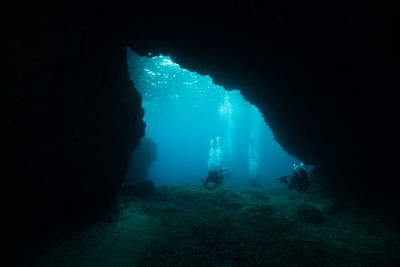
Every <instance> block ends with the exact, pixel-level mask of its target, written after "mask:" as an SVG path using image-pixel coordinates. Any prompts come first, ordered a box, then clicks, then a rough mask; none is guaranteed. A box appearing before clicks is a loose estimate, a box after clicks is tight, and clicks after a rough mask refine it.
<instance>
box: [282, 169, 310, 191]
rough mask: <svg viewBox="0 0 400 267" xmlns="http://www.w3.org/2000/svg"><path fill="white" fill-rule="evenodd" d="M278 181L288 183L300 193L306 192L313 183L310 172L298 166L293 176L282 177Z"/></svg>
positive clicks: (291, 188) (290, 187)
mask: <svg viewBox="0 0 400 267" xmlns="http://www.w3.org/2000/svg"><path fill="white" fill-rule="evenodd" d="M288 179H289V180H288ZM278 181H279V182H281V183H284V184H286V185H287V187H288V188H289V189H290V190H293V189H296V191H297V192H298V193H302V192H305V191H306V189H307V187H308V186H309V185H310V183H311V181H310V179H309V176H308V173H307V171H306V170H305V169H304V168H298V169H296V170H295V171H293V174H292V175H291V176H283V177H280V178H278Z"/></svg>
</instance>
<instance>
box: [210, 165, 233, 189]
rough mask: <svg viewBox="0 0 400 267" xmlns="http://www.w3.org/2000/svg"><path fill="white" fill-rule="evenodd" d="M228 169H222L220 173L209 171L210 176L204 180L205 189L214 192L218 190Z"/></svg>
mask: <svg viewBox="0 0 400 267" xmlns="http://www.w3.org/2000/svg"><path fill="white" fill-rule="evenodd" d="M227 171H228V169H220V170H219V172H218V171H208V176H207V178H206V179H205V180H204V188H206V189H208V190H212V189H215V188H217V186H218V185H220V184H221V183H222V181H223V180H224V172H227Z"/></svg>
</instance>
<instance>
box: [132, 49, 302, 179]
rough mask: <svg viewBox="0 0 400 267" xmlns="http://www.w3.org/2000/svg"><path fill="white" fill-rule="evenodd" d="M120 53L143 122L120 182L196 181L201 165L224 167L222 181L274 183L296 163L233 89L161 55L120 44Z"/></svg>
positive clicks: (207, 168)
mask: <svg viewBox="0 0 400 267" xmlns="http://www.w3.org/2000/svg"><path fill="white" fill-rule="evenodd" d="M127 59H128V60H127V61H128V67H129V73H130V78H131V80H132V81H133V82H134V84H135V88H136V89H137V90H138V91H139V93H140V94H141V95H142V101H143V102H142V107H143V108H144V110H145V115H144V121H145V122H146V132H145V137H144V138H143V139H142V140H141V143H140V145H139V147H138V148H137V149H136V150H135V151H134V153H133V155H132V161H131V164H130V166H129V171H128V180H136V179H145V178H149V179H151V180H153V181H154V183H155V185H156V186H160V185H167V186H172V185H181V184H195V185H198V184H200V183H201V180H202V179H204V178H205V177H207V172H208V171H210V170H216V171H219V170H221V169H223V170H226V169H227V170H228V171H227V175H226V177H229V178H227V179H224V181H223V186H246V185H253V186H257V187H261V186H267V187H282V186H283V185H282V184H280V183H279V182H277V178H278V177H281V176H285V175H290V174H291V172H292V171H293V166H296V165H298V164H301V162H300V161H299V160H298V159H296V158H295V157H294V156H292V155H290V154H288V153H287V152H286V151H285V150H284V149H283V148H282V147H281V146H280V145H279V144H278V143H277V142H276V141H275V139H274V136H273V133H272V131H271V129H270V128H269V126H268V125H267V124H266V122H265V120H264V117H263V115H262V114H261V113H260V111H259V110H258V108H257V107H256V106H254V105H252V104H251V103H249V102H248V101H246V100H245V99H244V98H243V96H242V94H241V92H240V90H230V91H228V90H226V89H225V88H224V87H222V86H219V85H215V84H214V83H213V80H212V78H211V77H210V76H202V75H200V74H198V73H196V72H191V71H189V70H186V69H183V68H181V67H180V66H179V65H178V64H177V63H175V62H174V61H173V60H172V59H171V58H170V57H169V56H164V55H158V56H151V53H149V54H148V55H147V56H139V55H138V54H136V53H135V52H134V51H132V50H130V49H128V53H127Z"/></svg>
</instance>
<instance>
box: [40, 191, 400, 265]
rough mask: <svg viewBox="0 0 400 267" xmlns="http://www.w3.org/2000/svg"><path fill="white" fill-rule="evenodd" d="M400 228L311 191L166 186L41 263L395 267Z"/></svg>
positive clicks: (131, 201)
mask: <svg viewBox="0 0 400 267" xmlns="http://www.w3.org/2000/svg"><path fill="white" fill-rule="evenodd" d="M398 240H399V233H398V232H397V231H396V230H395V229H392V228H390V227H389V226H387V225H385V224H383V223H382V222H381V221H379V219H377V217H376V216H369V215H366V214H364V213H361V212H356V211H355V210H350V209H346V208H345V207H341V206H338V205H337V204H335V203H334V201H332V200H331V199H329V198H326V197H324V196H323V195H322V194H321V193H320V191H319V190H318V188H315V187H312V188H310V189H309V190H308V193H306V194H298V193H294V192H293V193H289V194H285V195H276V194H272V193H269V192H268V191H263V190H260V189H255V188H252V187H246V188H237V189H232V188H223V187H222V188H219V189H217V190H214V191H207V190H205V189H204V187H203V186H190V185H183V186H177V187H159V188H157V189H156V192H155V193H154V194H152V195H150V196H147V197H145V198H125V197H124V198H122V199H121V200H120V204H119V206H118V208H117V209H116V210H115V211H114V212H113V213H112V214H110V216H109V217H108V219H107V220H103V221H101V222H96V223H95V224H94V225H90V226H87V229H85V230H84V231H80V232H79V233H78V234H76V235H75V236H73V237H70V238H69V239H68V240H67V241H65V242H61V243H60V244H59V245H58V246H56V247H55V248H53V249H51V250H50V251H47V254H46V255H45V256H43V258H41V259H39V265H40V266H50V265H54V266H56V265H57V266H74V265H75V264H76V266H78V265H79V266H225V267H226V266H370V265H374V264H375V265H379V266H381V265H384V266H387V265H389V266H390V264H391V263H392V262H395V261H399V258H398V256H397V255H396V251H397V249H398V248H399V241H398Z"/></svg>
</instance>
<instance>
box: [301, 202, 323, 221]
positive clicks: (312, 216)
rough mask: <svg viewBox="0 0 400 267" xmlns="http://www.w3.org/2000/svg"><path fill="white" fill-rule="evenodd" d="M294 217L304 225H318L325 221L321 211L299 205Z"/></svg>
mask: <svg viewBox="0 0 400 267" xmlns="http://www.w3.org/2000/svg"><path fill="white" fill-rule="evenodd" d="M295 217H296V219H298V220H299V221H302V222H304V223H315V224H320V223H323V222H324V221H325V217H324V215H323V213H322V211H321V210H319V209H318V208H316V207H313V206H311V205H301V206H299V207H298V208H297V210H296V212H295Z"/></svg>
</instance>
